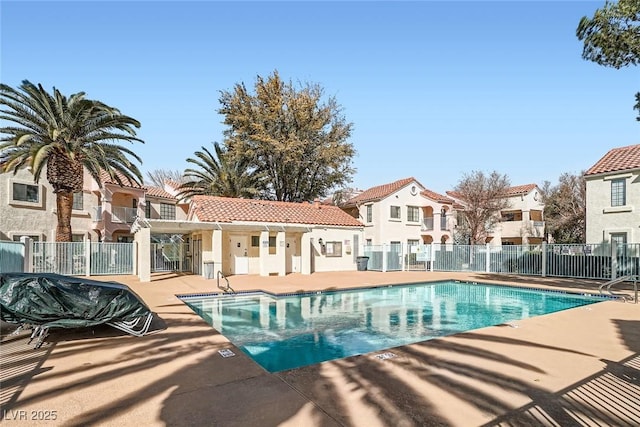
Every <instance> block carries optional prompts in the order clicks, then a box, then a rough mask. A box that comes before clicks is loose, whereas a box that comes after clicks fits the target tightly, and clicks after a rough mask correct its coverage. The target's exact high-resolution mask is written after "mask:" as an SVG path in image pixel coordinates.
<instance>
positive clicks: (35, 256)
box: [27, 241, 135, 276]
mask: <svg viewBox="0 0 640 427" xmlns="http://www.w3.org/2000/svg"><path fill="white" fill-rule="evenodd" d="M31 244H32V249H31V268H30V269H29V268H28V267H27V270H30V271H32V272H33V273H57V274H65V275H70V276H89V275H91V276H98V275H122V274H134V271H135V264H134V263H135V243H107V242H90V241H87V242H65V243H62V242H32V243H31Z"/></svg>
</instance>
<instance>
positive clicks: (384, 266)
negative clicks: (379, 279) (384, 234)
mask: <svg viewBox="0 0 640 427" xmlns="http://www.w3.org/2000/svg"><path fill="white" fill-rule="evenodd" d="M386 271H387V244H386V243H383V244H382V272H383V273H384V272H386Z"/></svg>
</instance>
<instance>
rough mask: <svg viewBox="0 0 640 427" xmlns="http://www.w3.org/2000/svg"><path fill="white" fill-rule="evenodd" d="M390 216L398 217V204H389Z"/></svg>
mask: <svg viewBox="0 0 640 427" xmlns="http://www.w3.org/2000/svg"><path fill="white" fill-rule="evenodd" d="M391 218H392V219H400V206H391Z"/></svg>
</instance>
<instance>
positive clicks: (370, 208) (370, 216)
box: [367, 205, 373, 222]
mask: <svg viewBox="0 0 640 427" xmlns="http://www.w3.org/2000/svg"><path fill="white" fill-rule="evenodd" d="M367 222H373V205H367Z"/></svg>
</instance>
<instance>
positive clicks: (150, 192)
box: [145, 187, 176, 200]
mask: <svg viewBox="0 0 640 427" xmlns="http://www.w3.org/2000/svg"><path fill="white" fill-rule="evenodd" d="M145 188H146V189H147V196H151V197H158V198H161V199H171V200H176V198H175V196H173V194H171V193H168V192H167V191H165V190H164V189H163V188H160V187H145Z"/></svg>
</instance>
